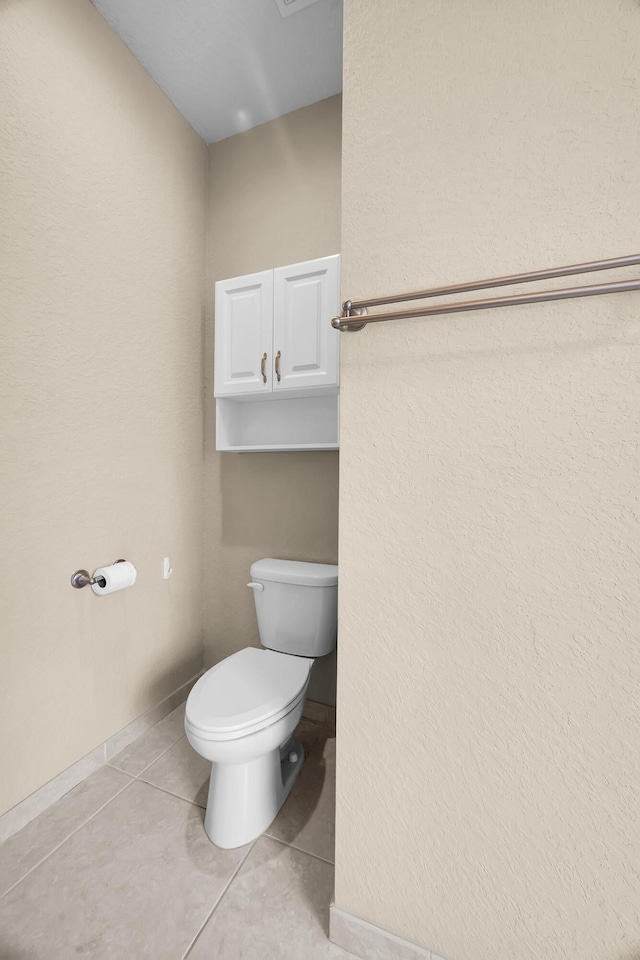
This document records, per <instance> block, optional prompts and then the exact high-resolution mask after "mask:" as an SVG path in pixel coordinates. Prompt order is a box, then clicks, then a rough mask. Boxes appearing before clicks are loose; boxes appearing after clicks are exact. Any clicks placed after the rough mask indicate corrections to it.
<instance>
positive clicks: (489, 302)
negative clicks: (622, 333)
mask: <svg viewBox="0 0 640 960" xmlns="http://www.w3.org/2000/svg"><path fill="white" fill-rule="evenodd" d="M637 264H640V254H634V255H632V256H630V257H615V258H613V259H610V260H593V261H592V262H590V263H574V264H572V265H570V266H566V267H552V268H550V269H548V270H533V271H531V272H529V273H516V274H513V275H511V276H506V277H493V278H490V279H488V280H473V281H470V282H468V283H455V284H451V285H449V286H446V287H431V288H429V289H427V290H415V291H413V292H412V293H400V294H396V295H393V296H388V297H374V298H371V299H368V300H346V301H345V302H344V303H343V305H342V311H343V312H342V315H341V316H339V317H334V318H333V320H332V321H331V325H332V326H333V327H335V329H336V330H352V331H356V330H362V328H363V327H366V325H367V324H368V323H380V322H382V321H383V320H400V319H403V320H404V319H410V318H412V317H435V316H443V315H445V314H448V313H466V312H467V311H472V310H489V309H491V308H497V307H514V306H517V305H518V304H522V303H545V302H547V301H550V300H572V299H577V298H579V297H598V296H602V295H603V294H607V293H628V292H629V291H631V290H640V279H638V280H619V281H614V282H613V283H598V284H593V285H589V286H584V287H565V288H564V289H560V290H541V291H537V292H535V291H534V292H532V293H521V294H514V295H510V296H505V297H490V298H485V299H482V300H467V301H466V302H465V301H454V302H452V303H440V304H436V305H434V306H431V307H416V308H415V309H403V310H398V311H394V312H393V313H373V314H369V313H368V312H367V311H368V308H369V307H381V306H385V305H386V304H390V303H402V302H406V301H408V300H426V299H428V298H430V297H442V296H446V295H448V294H458V293H468V292H469V291H471V290H489V289H491V288H494V287H507V286H511V285H512V284H516V283H530V282H532V281H536V280H550V279H551V278H553V277H570V276H573V275H575V274H578V273H594V272H595V271H597V270H614V269H616V268H619V267H631V266H634V265H637Z"/></svg>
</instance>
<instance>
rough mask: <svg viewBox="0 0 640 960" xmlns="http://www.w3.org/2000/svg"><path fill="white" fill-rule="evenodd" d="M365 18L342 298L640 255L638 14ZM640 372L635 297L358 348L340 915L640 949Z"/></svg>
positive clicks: (356, 24) (589, 950)
mask: <svg viewBox="0 0 640 960" xmlns="http://www.w3.org/2000/svg"><path fill="white" fill-rule="evenodd" d="M345 14H346V22H345V27H346V35H345V85H344V150H343V157H344V166H343V242H342V252H343V286H342V293H343V296H349V297H352V298H358V297H362V296H373V295H375V294H383V293H392V292H394V291H402V290H406V289H412V288H416V287H418V288H419V287H421V286H425V285H436V284H442V283H446V282H454V281H462V280H465V279H473V278H476V277H482V276H492V275H497V274H500V273H506V272H516V271H519V270H527V269H535V268H536V267H544V266H551V265H554V264H563V263H573V262H578V261H581V260H591V259H596V258H600V257H607V256H615V255H623V254H628V253H632V252H634V251H637V248H638V223H639V222H640V191H639V190H638V170H639V169H640V152H639V143H638V135H637V134H638V126H639V124H640V95H639V94H640V90H639V87H640V74H639V71H640V60H639V58H638V49H637V47H638V36H639V35H640V6H639V5H638V3H637V0H620V2H617V3H611V2H610V0H563V2H562V3H558V2H556V0H542V2H540V3H536V4H528V3H524V2H520V3H513V2H512V0H495V2H492V3H478V2H477V0H463V2H460V3H453V4H451V3H443V2H439V0H407V2H404V3H396V4H389V3H387V2H383V0H373V2H372V0H346V4H345ZM630 274H631V276H633V275H634V271H631V272H630ZM622 275H624V274H618V276H622ZM626 275H629V273H627V274H626ZM635 275H636V276H637V275H638V271H637V270H636V271H635ZM599 276H600V277H602V275H599ZM614 276H615V275H614ZM597 280H598V276H596V277H591V278H585V281H584V282H589V281H591V282H597ZM553 285H554V282H552V284H551V286H553ZM555 285H557V286H562V281H555ZM565 285H571V283H570V282H569V284H566V282H565ZM521 289H522V288H521ZM639 381H640V296H639V295H638V294H622V295H619V296H617V297H611V298H607V299H603V298H598V299H594V300H590V301H587V300H582V301H570V302H565V303H562V304H555V305H548V306H543V305H534V306H530V307H521V308H514V309H511V310H504V311H499V312H494V313H482V314H473V315H472V314H466V315H458V316H455V317H453V316H452V317H448V318H439V319H435V320H432V321H429V322H427V321H420V320H412V321H400V322H396V323H394V324H393V325H392V324H386V325H382V324H380V325H374V326H371V327H370V328H368V329H367V330H365V332H363V333H359V334H355V335H344V336H343V338H342V389H341V399H342V432H341V494H340V577H341V580H340V583H341V591H340V596H341V629H340V647H339V658H338V798H337V805H338V822H337V848H336V853H337V864H336V867H337V875H336V892H335V897H336V903H337V905H338V906H339V907H341V908H343V909H345V910H347V911H351V912H353V913H355V914H357V915H359V916H362V917H364V918H365V919H368V920H371V921H373V922H374V923H377V924H379V925H381V926H383V927H386V928H390V929H391V930H393V931H395V932H396V933H398V934H400V935H402V936H404V937H408V938H411V939H414V940H417V941H419V942H420V943H423V944H426V945H428V946H430V947H432V948H433V949H435V950H437V951H439V952H441V953H444V954H447V955H449V956H452V957H455V958H458V960H637V957H638V956H640V915H639V910H640V881H639V877H638V863H640V826H639V822H638V795H639V793H640V773H639V770H640V762H639V761H640V756H639V750H640V736H639V730H638V716H639V714H638V702H639V700H638V680H639V679H640V676H639V674H640V671H639V664H640V647H639V635H638V623H639V622H640V589H639V585H640V556H639V554H640V529H639V513H638V489H639V473H640V471H639V467H640V463H639V457H638V445H637V433H638V423H639V422H640V382H639Z"/></svg>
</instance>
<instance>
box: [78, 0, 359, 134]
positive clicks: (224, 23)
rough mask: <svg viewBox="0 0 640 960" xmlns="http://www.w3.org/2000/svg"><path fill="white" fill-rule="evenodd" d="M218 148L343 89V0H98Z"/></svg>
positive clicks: (149, 68) (96, 3)
mask: <svg viewBox="0 0 640 960" xmlns="http://www.w3.org/2000/svg"><path fill="white" fill-rule="evenodd" d="M92 2H93V4H94V6H95V7H97V9H98V10H99V11H100V13H101V14H102V15H103V17H104V18H105V19H106V20H107V21H108V23H109V24H110V25H111V26H112V27H113V29H114V30H115V31H116V33H117V34H119V36H120V37H121V38H122V39H123V40H124V42H125V43H126V44H127V46H128V47H129V49H130V50H131V52H132V53H133V54H134V56H136V57H137V59H138V60H139V61H140V63H141V64H142V65H143V66H144V67H145V68H146V70H147V71H148V72H149V73H150V74H151V76H152V77H153V79H154V80H155V81H156V83H157V84H158V86H160V87H161V88H162V89H163V90H164V91H165V93H166V94H167V95H168V97H169V98H170V99H171V100H172V101H173V103H174V104H175V105H176V107H177V108H178V110H180V112H181V113H182V114H183V115H184V116H185V117H186V118H187V120H188V121H189V123H190V124H191V125H192V126H193V127H194V128H195V130H197V132H198V133H199V134H200V136H201V137H202V138H203V139H204V140H206V141H207V143H213V142H214V141H216V140H222V139H224V137H229V136H231V135H232V134H234V133H239V132H240V131H242V130H247V129H248V128H249V127H255V126H258V124H260V123H265V122H266V121H267V120H273V119H274V118H275V117H280V116H282V115H283V114H285V113H290V111H291V110H297V109H298V107H304V106H307V105H308V104H310V103H315V102H316V101H317V100H324V98H325V97H331V96H333V95H334V94H336V93H339V92H340V90H341V89H342V0H316V2H313V3H311V4H310V5H309V6H305V7H304V8H302V9H298V10H297V11H296V12H294V13H291V14H290V15H289V16H285V17H283V16H281V15H280V13H279V10H278V6H277V5H276V0H92Z"/></svg>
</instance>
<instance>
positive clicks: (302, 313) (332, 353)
mask: <svg viewBox="0 0 640 960" xmlns="http://www.w3.org/2000/svg"><path fill="white" fill-rule="evenodd" d="M339 272H340V256H339V254H336V255H335V256H333V257H323V258H322V259H321V260H307V261H306V262H305V263H295V264H293V266H290V267H278V268H277V269H276V270H274V271H273V288H274V293H273V302H274V323H273V357H274V380H273V390H274V393H275V392H280V391H284V390H299V389H302V388H307V387H329V386H337V384H338V355H339V346H340V334H339V333H338V331H337V330H334V329H333V327H332V326H331V318H332V317H335V316H336V314H338V313H339V312H340V302H339V300H340V281H339ZM278 374H279V375H278Z"/></svg>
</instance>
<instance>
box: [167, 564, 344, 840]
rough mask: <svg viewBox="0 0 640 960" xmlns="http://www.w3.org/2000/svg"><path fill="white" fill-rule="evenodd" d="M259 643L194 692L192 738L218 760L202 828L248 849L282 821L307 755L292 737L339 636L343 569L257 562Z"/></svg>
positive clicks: (219, 667) (188, 724)
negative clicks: (321, 662)
mask: <svg viewBox="0 0 640 960" xmlns="http://www.w3.org/2000/svg"><path fill="white" fill-rule="evenodd" d="M251 578H252V581H251V583H249V584H248V586H249V587H251V588H252V589H253V591H254V599H255V604H256V613H257V616H258V629H259V631H260V642H261V644H262V646H263V647H266V648H267V649H265V650H259V649H257V648H256V647H246V648H245V649H244V650H240V651H239V652H238V653H234V654H233V655H232V656H230V657H227V659H226V660H223V661H222V662H221V663H218V664H216V666H215V667H212V668H211V670H207V672H206V673H205V674H204V676H202V677H200V679H199V680H198V682H197V683H196V684H195V686H194V687H193V689H192V690H191V693H190V694H189V697H188V699H187V708H186V714H185V730H186V734H187V739H188V740H189V743H190V744H191V746H192V747H193V748H194V750H196V751H197V752H198V753H199V754H200V755H201V756H202V757H205V758H206V759H207V760H210V761H211V763H212V764H213V766H212V769H211V781H210V783H209V799H208V801H207V811H206V814H205V820H204V826H205V830H206V831H207V834H208V836H209V838H210V839H211V840H212V841H213V842H214V843H215V844H216V846H218V847H225V848H232V847H241V846H242V845H243V844H245V843H248V842H249V841H250V840H254V839H255V838H256V837H257V836H259V835H260V834H261V833H262V832H263V831H264V830H265V829H266V828H267V827H268V826H269V824H270V823H271V821H272V820H273V819H274V817H275V816H276V814H277V813H278V810H279V809H280V807H281V806H282V804H283V803H284V801H285V800H286V798H287V795H288V793H289V791H290V790H291V787H292V786H293V784H294V782H295V779H296V777H297V776H298V773H299V772H300V767H301V766H302V761H303V759H304V753H303V749H302V744H300V743H299V742H298V741H297V740H294V739H293V737H292V734H293V731H294V730H295V728H296V726H297V724H298V721H299V720H300V717H301V716H302V709H303V707H304V700H305V695H306V692H307V686H308V685H309V677H310V673H311V667H312V666H313V662H314V660H315V658H316V657H322V656H324V655H325V654H327V653H330V652H331V651H332V650H333V648H334V647H335V644H336V629H337V600H338V568H337V567H336V566H333V565H332V564H326V563H302V562H299V561H297V560H272V559H268V560H258V561H257V562H256V563H254V564H253V565H252V567H251Z"/></svg>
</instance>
